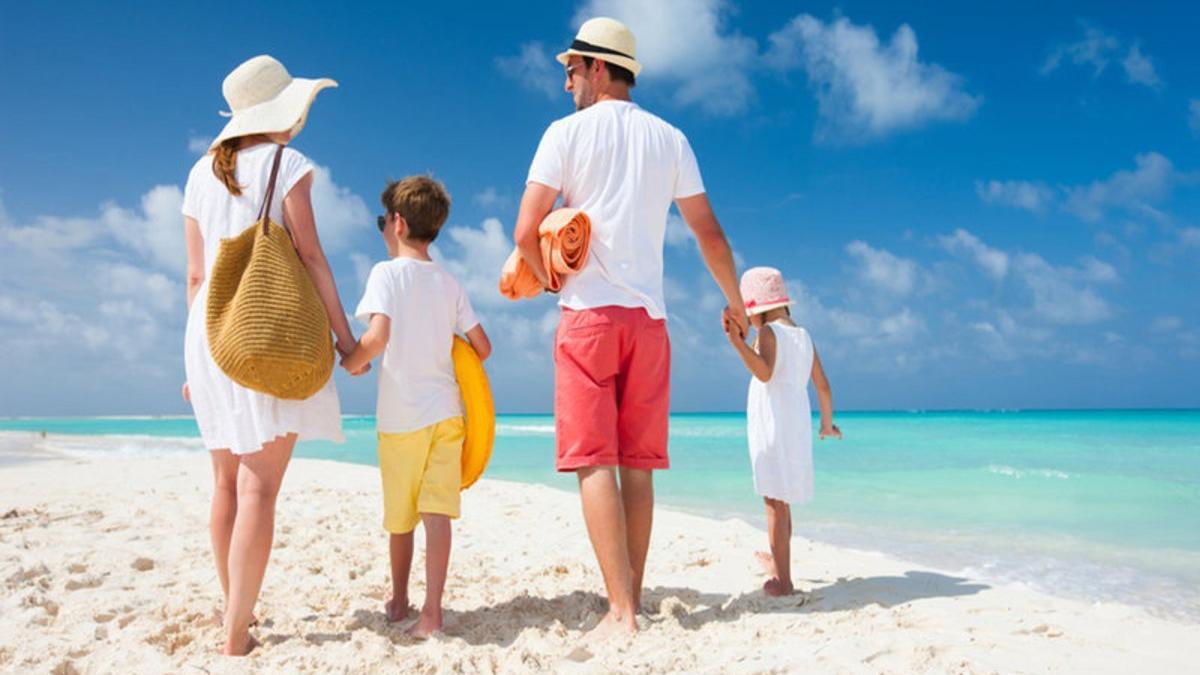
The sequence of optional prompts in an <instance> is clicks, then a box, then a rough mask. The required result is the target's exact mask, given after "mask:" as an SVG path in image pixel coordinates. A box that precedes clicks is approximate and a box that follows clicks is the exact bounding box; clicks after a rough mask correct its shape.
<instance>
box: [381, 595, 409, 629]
mask: <svg viewBox="0 0 1200 675" xmlns="http://www.w3.org/2000/svg"><path fill="white" fill-rule="evenodd" d="M409 610H410V607H409V606H408V598H399V599H398V598H395V597H393V598H392V599H391V600H388V601H387V602H385V603H384V604H383V611H384V613H385V614H387V620H388V623H396V622H397V621H403V620H405V619H407V618H408V615H409Z"/></svg>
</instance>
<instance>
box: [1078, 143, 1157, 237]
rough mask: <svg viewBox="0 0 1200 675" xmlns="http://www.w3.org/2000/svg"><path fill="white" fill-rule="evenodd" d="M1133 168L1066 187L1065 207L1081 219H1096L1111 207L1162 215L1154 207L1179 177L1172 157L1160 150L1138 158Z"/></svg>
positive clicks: (1093, 220) (1092, 220)
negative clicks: (1166, 155) (1160, 152)
mask: <svg viewBox="0 0 1200 675" xmlns="http://www.w3.org/2000/svg"><path fill="white" fill-rule="evenodd" d="M1134 161H1135V163H1136V165H1137V166H1136V167H1135V168H1134V169H1133V170H1132V171H1117V172H1116V173H1114V174H1113V175H1111V176H1109V177H1108V178H1106V179H1104V180H1098V181H1094V182H1093V183H1091V184H1090V185H1087V186H1079V187H1071V188H1067V189H1066V199H1065V201H1064V202H1063V208H1064V209H1065V210H1066V211H1068V212H1069V213H1072V214H1074V215H1075V216H1077V217H1079V218H1080V219H1082V220H1085V221H1088V222H1097V221H1099V220H1101V219H1102V218H1103V217H1104V215H1105V213H1106V212H1108V211H1109V210H1111V209H1121V210H1124V211H1128V212H1130V213H1134V214H1138V215H1149V216H1152V217H1160V216H1161V213H1160V212H1159V211H1158V210H1157V209H1155V208H1154V207H1153V205H1154V204H1157V203H1159V202H1161V201H1162V200H1164V199H1165V198H1166V197H1167V196H1168V195H1169V194H1170V193H1171V190H1172V189H1173V188H1174V186H1175V184H1176V183H1177V182H1178V181H1179V180H1180V178H1181V176H1180V174H1179V173H1178V172H1177V171H1176V170H1175V166H1174V165H1173V164H1172V163H1171V160H1169V159H1167V158H1166V157H1164V156H1162V155H1160V154H1159V153H1157V152H1148V153H1144V154H1141V155H1138V156H1137V157H1136V158H1135V160H1134Z"/></svg>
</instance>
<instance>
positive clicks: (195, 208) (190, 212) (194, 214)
mask: <svg viewBox="0 0 1200 675" xmlns="http://www.w3.org/2000/svg"><path fill="white" fill-rule="evenodd" d="M195 175H196V169H195V168H194V167H193V168H192V170H191V171H190V172H188V180H187V184H186V185H184V186H183V208H181V209H180V211H181V212H182V213H183V215H184V216H185V217H187V218H193V219H195V220H197V221H198V220H200V198H199V197H198V196H197V195H196V192H197V190H196V181H195V180H193V178H192V177H193V176H195Z"/></svg>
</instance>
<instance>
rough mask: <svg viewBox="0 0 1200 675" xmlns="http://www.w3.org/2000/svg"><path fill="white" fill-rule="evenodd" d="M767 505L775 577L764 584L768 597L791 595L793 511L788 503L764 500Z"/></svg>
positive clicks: (768, 534) (768, 529)
mask: <svg viewBox="0 0 1200 675" xmlns="http://www.w3.org/2000/svg"><path fill="white" fill-rule="evenodd" d="M763 501H764V502H765V503H766V505H767V537H768V539H769V540H770V542H771V559H772V562H773V563H774V567H775V575H774V576H772V577H771V578H770V579H767V581H766V583H764V584H763V591H764V592H766V594H767V595H790V594H791V593H792V591H793V590H794V588H793V586H792V559H791V558H792V509H791V507H790V506H788V503H787V502H782V501H779V500H778V499H770V498H764V499H763Z"/></svg>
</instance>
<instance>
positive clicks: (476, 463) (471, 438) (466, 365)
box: [450, 335, 496, 490]
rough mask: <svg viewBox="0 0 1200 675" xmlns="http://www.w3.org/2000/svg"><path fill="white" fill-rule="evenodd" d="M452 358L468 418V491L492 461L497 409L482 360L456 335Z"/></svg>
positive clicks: (465, 447) (464, 471)
mask: <svg viewBox="0 0 1200 675" xmlns="http://www.w3.org/2000/svg"><path fill="white" fill-rule="evenodd" d="M450 356H451V358H453V359H454V377H455V379H457V380H458V390H459V392H461V393H462V400H463V416H464V417H466V431H467V433H466V438H464V439H463V449H462V488H461V489H463V490H466V489H467V488H469V487H471V486H472V485H474V484H475V481H477V480H479V477H480V476H482V475H483V470H484V469H486V468H487V464H488V460H489V459H491V458H492V445H493V443H494V442H495V440H496V406H495V404H494V403H493V402H492V388H491V387H490V386H488V379H487V372H485V371H484V369H483V361H481V360H480V359H479V355H478V354H476V353H475V349H474V348H472V347H471V343H469V342H467V341H466V340H464V339H462V338H460V337H458V336H457V335H456V336H454V347H453V348H451V350H450Z"/></svg>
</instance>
